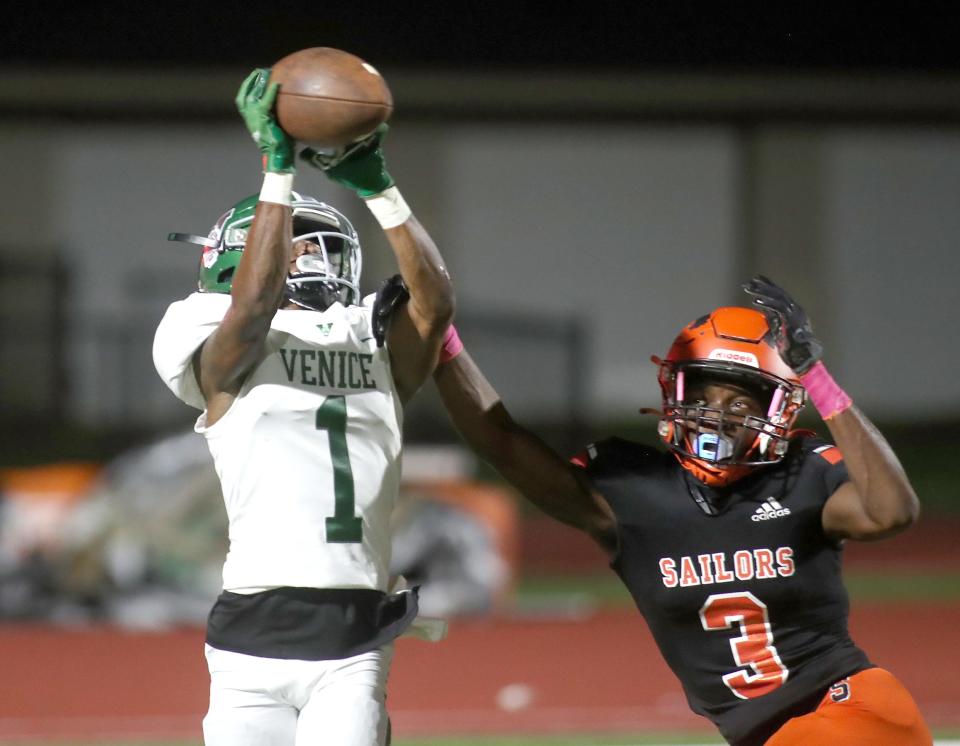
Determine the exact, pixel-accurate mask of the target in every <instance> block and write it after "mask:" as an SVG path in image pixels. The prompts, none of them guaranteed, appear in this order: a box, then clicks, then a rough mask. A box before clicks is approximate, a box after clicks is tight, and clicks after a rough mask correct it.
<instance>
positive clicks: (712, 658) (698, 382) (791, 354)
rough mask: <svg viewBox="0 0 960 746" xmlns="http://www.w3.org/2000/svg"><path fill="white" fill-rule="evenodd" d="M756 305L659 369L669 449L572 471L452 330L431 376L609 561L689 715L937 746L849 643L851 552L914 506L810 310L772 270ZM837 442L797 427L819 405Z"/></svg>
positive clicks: (473, 431) (544, 505)
mask: <svg viewBox="0 0 960 746" xmlns="http://www.w3.org/2000/svg"><path fill="white" fill-rule="evenodd" d="M744 290H745V291H746V292H747V293H748V294H749V295H750V296H751V297H752V302H753V305H754V306H755V308H719V309H717V310H715V311H713V312H712V313H710V314H708V315H706V316H703V317H701V318H699V319H697V320H696V321H694V322H693V323H691V324H690V325H689V326H687V327H685V328H684V329H683V330H682V331H681V332H680V335H679V336H678V337H677V338H676V340H675V342H674V343H673V345H672V346H671V348H670V351H669V352H668V354H667V356H666V359H664V360H660V359H659V358H654V362H656V363H657V364H658V365H659V381H660V386H661V389H662V392H663V408H662V410H661V411H659V412H658V414H659V415H660V423H659V434H660V436H661V438H662V439H663V441H664V443H665V444H666V446H667V450H666V452H663V451H661V450H658V449H654V448H649V447H646V446H643V445H639V444H636V443H631V442H628V441H624V440H619V439H609V440H605V441H601V442H598V443H595V444H593V445H591V446H589V447H588V448H587V449H586V451H584V452H583V453H582V454H580V455H579V456H577V457H575V458H574V459H573V460H572V464H571V463H569V462H567V461H565V460H564V459H562V458H560V457H559V456H558V455H557V454H556V453H554V452H553V451H552V450H551V449H550V448H549V447H548V446H546V445H545V444H544V443H543V442H542V441H541V440H540V439H538V438H537V437H536V436H535V435H534V434H532V433H531V432H529V431H528V430H526V429H525V428H523V427H522V426H520V425H518V424H517V423H516V422H515V421H514V420H513V419H512V418H511V416H510V414H509V413H508V412H507V410H506V408H505V407H504V405H503V403H502V402H501V400H500V397H499V396H498V394H497V392H496V391H495V390H494V389H493V387H492V386H491V385H490V383H489V382H488V381H487V380H486V378H485V377H484V375H483V373H482V372H481V371H480V370H479V368H477V366H476V364H475V363H474V362H473V360H472V359H471V358H470V356H469V355H468V354H467V353H466V352H465V351H464V350H463V346H462V343H461V342H460V341H459V337H458V336H457V334H456V330H455V329H454V328H453V327H451V328H450V330H449V331H448V334H447V339H446V341H445V344H444V349H443V351H442V353H441V358H440V364H439V366H438V368H437V370H436V372H435V373H434V380H435V381H436V384H437V386H438V388H439V391H440V394H441V396H442V398H443V401H444V404H445V406H446V408H447V410H448V412H449V413H450V416H451V419H452V420H453V423H454V425H455V426H456V427H457V429H458V430H459V431H460V433H461V434H462V436H463V437H464V438H465V440H466V441H467V442H468V443H469V444H470V445H471V446H472V447H473V448H474V449H475V450H476V451H477V452H478V453H479V454H480V455H481V456H482V457H483V458H484V459H485V460H487V461H488V462H489V463H490V464H491V465H493V466H494V467H495V468H496V469H497V470H498V471H499V472H500V473H501V475H502V476H503V477H504V478H505V479H506V480H507V481H509V482H510V483H511V484H512V485H513V486H515V487H516V488H517V489H518V490H519V491H520V492H521V493H522V494H523V495H525V496H526V497H527V498H528V499H530V500H531V501H532V502H533V503H534V504H536V505H537V506H538V507H540V508H541V509H542V510H543V511H545V512H546V513H548V514H549V515H551V516H553V517H554V518H556V519H558V520H560V521H562V522H564V523H567V524H569V525H571V526H574V527H575V528H578V529H581V530H583V531H585V532H587V533H588V534H589V535H590V536H591V537H592V538H593V539H594V540H595V541H596V542H597V543H598V544H599V545H600V546H601V547H602V548H603V549H604V551H605V552H606V553H607V554H608V556H609V557H610V561H611V567H612V568H613V569H614V571H616V573H617V574H618V575H619V576H620V578H621V579H622V580H623V582H624V584H625V585H626V586H627V588H628V589H629V590H630V593H631V595H632V596H633V599H634V601H635V603H636V605H637V608H638V609H639V610H640V613H641V614H642V615H643V617H644V618H645V619H646V622H647V624H648V625H649V627H650V630H651V632H652V633H653V636H654V638H655V640H656V642H657V644H658V646H659V648H660V651H661V653H662V654H663V656H664V658H665V659H666V661H667V663H668V664H669V665H670V667H671V669H672V670H673V672H674V673H675V674H676V676H677V677H678V678H679V679H680V682H681V683H682V685H683V688H684V691H685V692H686V695H687V699H688V702H689V704H690V707H691V708H692V709H693V710H694V711H695V712H697V713H699V714H701V715H704V716H706V717H707V718H709V719H710V720H712V721H713V722H714V723H715V724H716V726H717V727H718V728H719V730H720V732H721V733H722V734H723V736H724V737H725V738H726V739H727V740H728V741H729V742H730V743H733V744H737V745H738V746H754V745H755V744H763V743H767V744H774V745H775V746H792V745H793V744H797V745H799V744H804V745H805V746H810V745H811V744H839V743H842V744H845V745H846V746H854V745H855V744H897V746H913V745H914V744H916V745H918V746H919V745H920V744H930V743H932V741H931V737H930V732H929V730H928V728H927V726H926V724H925V723H924V721H923V718H922V716H921V714H920V712H919V710H918V709H917V706H916V704H915V703H914V701H913V699H912V697H911V696H910V694H909V693H908V692H907V691H906V689H905V688H904V687H903V685H902V684H901V683H900V682H899V681H898V680H897V679H896V678H894V677H893V676H892V675H891V674H890V673H889V672H887V671H885V670H883V669H881V668H877V667H876V666H874V665H873V664H872V663H871V662H870V661H869V659H868V658H867V656H866V655H865V654H864V653H863V651H861V650H860V649H859V648H857V647H856V646H855V645H854V643H853V642H852V640H851V639H850V635H849V633H848V630H847V615H848V609H849V603H848V598H847V593H846V590H845V589H844V586H843V583H842V581H841V575H840V560H841V549H842V545H843V541H844V540H845V539H858V540H874V539H882V538H884V537H887V536H892V535H893V534H896V533H898V532H899V531H902V530H903V529H905V528H906V527H907V526H909V525H910V524H911V523H913V522H914V521H915V520H916V518H917V515H918V512H919V506H918V502H917V497H916V495H915V493H914V491H913V488H912V487H911V485H910V482H909V481H908V479H907V476H906V475H905V473H904V471H903V469H902V467H901V466H900V463H899V461H898V460H897V457H896V456H895V455H894V453H893V451H892V450H891V449H890V446H889V445H888V444H887V442H886V441H885V440H884V438H883V436H882V435H881V434H880V433H879V432H878V431H877V430H876V428H875V427H874V426H873V425H872V424H871V423H870V421H869V420H868V419H867V418H866V416H864V414H863V413H862V412H860V410H859V409H858V408H857V407H856V406H854V405H853V403H852V401H851V400H850V398H849V397H848V396H847V395H846V393H844V391H843V390H842V389H841V388H840V387H839V386H838V385H837V384H836V382H835V381H834V380H833V378H832V377H831V376H830V374H829V373H828V372H827V369H826V368H825V367H824V365H823V362H822V361H821V360H820V358H821V356H822V352H823V350H822V347H821V345H820V342H819V341H818V340H817V338H816V337H815V336H814V335H813V332H812V330H811V326H810V323H809V321H808V319H807V315H806V313H805V312H804V311H803V309H802V308H801V307H800V306H799V305H797V304H796V302H794V301H793V299H792V298H790V297H789V296H788V295H787V294H786V293H785V292H784V291H783V289H781V288H780V287H778V286H777V285H775V284H774V283H772V282H771V281H770V280H768V279H767V278H765V277H762V276H758V277H756V278H754V279H753V280H752V281H751V282H750V283H748V284H747V285H745V286H744ZM808 399H809V400H810V401H812V402H813V404H814V406H815V407H816V409H817V411H818V412H819V413H820V415H821V416H822V417H823V419H824V421H825V422H826V425H827V427H828V429H829V430H830V434H831V435H832V436H833V439H834V441H835V442H836V446H834V445H831V444H830V443H828V442H826V441H823V440H820V439H818V438H817V437H816V436H815V434H814V433H812V432H810V431H798V430H795V429H794V428H793V425H794V423H795V420H796V417H797V415H798V413H799V412H800V410H801V409H802V407H803V406H804V404H805V402H806V401H807V400H808Z"/></svg>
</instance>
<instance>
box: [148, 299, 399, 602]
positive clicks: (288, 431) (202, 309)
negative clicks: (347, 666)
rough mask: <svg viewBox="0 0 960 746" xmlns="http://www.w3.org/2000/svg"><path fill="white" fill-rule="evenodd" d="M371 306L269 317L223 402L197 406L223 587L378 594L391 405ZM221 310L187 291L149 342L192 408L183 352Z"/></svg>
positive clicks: (395, 474)
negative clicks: (210, 418)
mask: <svg viewBox="0 0 960 746" xmlns="http://www.w3.org/2000/svg"><path fill="white" fill-rule="evenodd" d="M372 303H373V296H368V297H367V298H365V299H364V302H363V305H362V306H349V307H344V306H342V305H341V304H339V303H337V304H334V305H333V306H331V307H330V308H329V309H327V310H326V311H323V312H319V311H308V310H280V311H277V314H276V316H275V317H274V320H273V322H272V324H271V327H270V331H269V333H268V335H267V340H266V344H265V349H264V352H263V355H262V357H261V359H260V360H259V362H258V363H257V364H256V365H255V366H254V368H253V369H252V371H251V372H250V374H249V375H248V376H247V379H246V380H245V382H244V384H243V387H242V389H241V391H240V393H239V395H238V396H237V398H236V400H235V401H234V403H233V405H232V406H231V407H230V409H229V410H228V411H227V413H226V414H225V415H223V417H221V418H220V419H219V420H218V421H217V422H216V423H214V424H213V425H210V426H209V427H208V426H207V425H206V412H204V414H202V415H201V416H200V417H199V419H198V420H197V424H196V430H197V432H200V433H203V435H204V436H205V437H206V439H207V444H208V445H209V447H210V452H211V454H212V455H213V460H214V465H215V466H216V470H217V474H218V475H219V476H220V483H221V486H222V488H223V498H224V502H225V503H226V508H227V517H228V519H229V524H230V550H229V552H228V554H227V558H226V562H225V564H224V568H223V585H224V589H225V590H229V591H234V592H239V593H252V592H255V591H260V590H264V589H266V588H273V587H279V586H295V587H316V588H371V589H374V590H380V591H386V590H387V580H388V567H389V564H390V516H391V513H392V511H393V507H394V502H395V498H396V495H397V491H398V489H399V484H400V451H401V437H402V436H401V432H402V409H401V405H400V401H399V397H398V396H397V393H396V389H395V387H394V383H393V376H392V374H391V371H390V362H389V355H388V354H387V350H386V348H377V346H376V342H375V340H374V338H373V331H372V326H371V316H372ZM229 305H230V296H229V295H222V294H215V293H194V294H193V295H190V296H189V297H187V298H186V299H184V300H182V301H178V302H176V303H173V304H172V305H171V306H170V308H169V309H167V312H166V314H165V316H164V318H163V320H162V321H161V322H160V326H159V327H158V329H157V333H156V337H155V339H154V347H153V358H154V364H155V365H156V367H157V371H158V372H159V373H160V377H161V378H163V380H164V381H165V382H166V384H167V385H168V386H169V387H170V389H171V390H172V391H173V392H174V393H175V394H176V395H177V396H178V397H179V398H180V399H182V400H183V401H184V402H186V403H187V404H190V405H192V406H194V407H196V408H198V409H204V401H203V397H202V395H201V393H200V389H199V387H198V385H197V382H196V379H195V377H194V373H193V369H192V365H191V360H192V357H193V354H194V352H195V351H196V350H197V349H198V348H199V346H200V345H201V344H202V343H203V341H204V340H206V338H207V337H208V336H209V335H210V334H211V333H212V332H213V330H214V329H216V327H217V324H218V323H219V322H220V320H221V319H222V318H223V315H224V313H225V312H226V310H227V308H228V307H229Z"/></svg>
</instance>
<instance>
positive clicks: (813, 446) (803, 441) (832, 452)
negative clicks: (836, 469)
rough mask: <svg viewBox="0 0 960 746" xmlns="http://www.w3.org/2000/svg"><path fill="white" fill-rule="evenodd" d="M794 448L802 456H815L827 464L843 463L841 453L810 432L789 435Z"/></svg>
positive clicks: (826, 441) (829, 443)
mask: <svg viewBox="0 0 960 746" xmlns="http://www.w3.org/2000/svg"><path fill="white" fill-rule="evenodd" d="M791 437H792V438H793V444H792V445H794V447H796V448H797V450H798V451H799V452H800V453H802V454H804V455H810V454H816V455H817V456H819V457H820V458H822V459H823V460H824V461H826V462H827V463H829V464H839V463H840V462H841V461H843V453H842V452H841V451H840V449H839V448H837V447H836V446H835V445H834V444H833V443H831V442H830V441H828V440H826V439H824V438H821V437H820V436H819V435H818V434H817V433H815V432H814V431H812V430H799V431H797V432H796V433H791Z"/></svg>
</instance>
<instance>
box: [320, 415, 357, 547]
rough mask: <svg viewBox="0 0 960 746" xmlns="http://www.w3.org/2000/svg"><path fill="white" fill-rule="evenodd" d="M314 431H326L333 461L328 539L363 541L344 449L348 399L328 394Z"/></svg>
mask: <svg viewBox="0 0 960 746" xmlns="http://www.w3.org/2000/svg"><path fill="white" fill-rule="evenodd" d="M317 430H326V431H327V437H328V439H329V442H330V461H331V463H332V464H333V515H332V516H329V517H328V518H327V541H328V542H333V543H337V544H356V543H357V542H360V541H362V540H363V521H362V520H361V519H360V518H358V517H357V516H355V515H354V514H353V511H354V507H355V504H356V503H355V500H354V494H353V469H351V468H350V453H349V451H347V401H346V399H345V398H344V397H342V396H328V397H327V399H326V401H324V402H323V404H322V405H320V409H318V410H317Z"/></svg>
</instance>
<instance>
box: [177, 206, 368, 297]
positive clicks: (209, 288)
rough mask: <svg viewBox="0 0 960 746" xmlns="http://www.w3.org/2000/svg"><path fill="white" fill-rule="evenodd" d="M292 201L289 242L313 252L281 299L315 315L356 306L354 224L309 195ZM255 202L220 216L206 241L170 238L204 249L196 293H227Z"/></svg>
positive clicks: (358, 267) (357, 246) (301, 262)
mask: <svg viewBox="0 0 960 746" xmlns="http://www.w3.org/2000/svg"><path fill="white" fill-rule="evenodd" d="M292 197H293V199H292V207H293V244H296V243H297V242H299V241H308V242H310V243H312V244H314V245H315V246H316V247H317V249H318V251H316V252H314V253H308V254H304V255H303V256H301V257H299V258H298V260H297V262H296V267H297V269H296V271H294V272H291V273H290V276H289V277H288V278H287V287H286V290H285V293H284V295H285V297H286V299H287V300H288V301H291V302H293V303H295V304H296V305H298V306H301V307H303V308H308V309H311V310H315V311H323V310H326V309H327V308H328V307H330V306H331V305H333V304H334V303H338V302H339V303H342V304H343V305H345V306H346V305H357V304H359V303H360V300H361V295H360V271H361V267H362V253H361V249H360V242H359V240H358V238H357V233H356V231H355V230H354V228H353V225H351V223H350V221H349V220H347V218H346V217H345V216H344V215H343V214H342V213H340V212H339V211H338V210H335V209H334V208H333V207H331V206H330V205H327V204H324V203H323V202H320V201H319V200H316V199H314V198H313V197H309V196H306V195H300V194H298V193H297V192H294V193H293V195H292ZM258 200H259V197H258V195H253V196H250V197H247V198H246V199H244V200H241V201H240V202H238V203H237V204H235V205H234V206H233V207H231V208H230V209H229V210H227V212H225V213H224V214H223V215H221V216H220V218H219V219H218V220H217V222H216V223H215V224H214V226H213V227H212V228H211V229H210V233H209V234H208V236H207V237H206V238H201V237H197V236H189V235H184V234H180V233H173V234H171V235H170V239H171V240H179V241H187V242H189V243H199V244H200V245H202V246H203V247H204V249H203V253H202V255H201V257H200V268H199V276H198V281H197V290H198V291H199V292H201V293H229V292H230V289H231V287H232V285H233V277H234V274H235V272H236V269H237V267H238V266H239V264H240V258H241V257H242V255H243V249H244V246H245V245H246V242H247V234H248V232H249V229H250V225H251V224H252V223H253V216H254V213H255V211H256V208H257V202H258Z"/></svg>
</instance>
